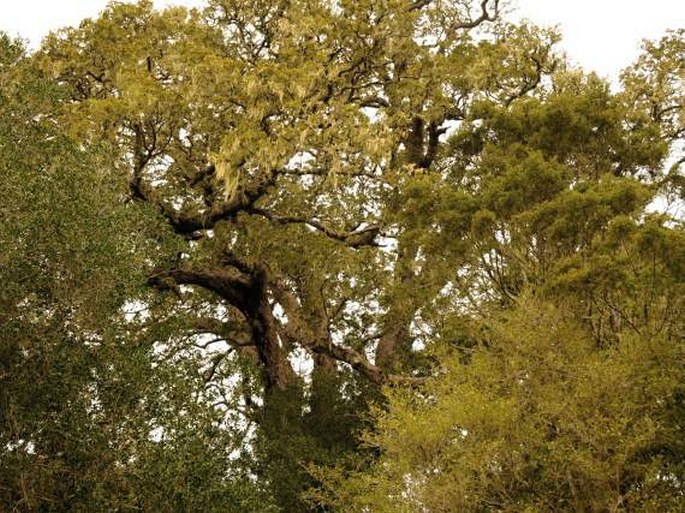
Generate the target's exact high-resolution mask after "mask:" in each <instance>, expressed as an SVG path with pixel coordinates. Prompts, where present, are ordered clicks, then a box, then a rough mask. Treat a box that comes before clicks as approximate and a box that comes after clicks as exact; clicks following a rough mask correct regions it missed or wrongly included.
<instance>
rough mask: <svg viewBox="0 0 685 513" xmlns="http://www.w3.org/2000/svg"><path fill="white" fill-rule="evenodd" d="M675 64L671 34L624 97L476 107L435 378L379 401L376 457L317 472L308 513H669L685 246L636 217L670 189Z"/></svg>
mask: <svg viewBox="0 0 685 513" xmlns="http://www.w3.org/2000/svg"><path fill="white" fill-rule="evenodd" d="M676 49H680V50H676ZM657 56H658V57H657ZM682 56H683V54H682V33H677V32H676V33H671V34H669V35H667V36H666V37H665V38H664V39H663V40H661V41H660V42H658V43H646V44H645V55H644V56H642V57H641V58H640V59H639V60H638V61H637V64H636V65H635V67H634V68H631V69H628V70H626V72H625V73H624V77H625V78H626V81H625V90H624V91H623V92H621V93H618V94H616V95H611V94H609V92H608V89H607V86H606V84H604V83H602V82H600V81H598V80H597V79H596V78H595V77H592V76H590V77H583V76H582V75H581V74H579V73H576V72H573V73H568V72H560V73H558V74H556V75H555V76H554V77H553V83H552V89H551V91H549V93H547V94H545V95H543V96H541V97H540V98H534V99H533V98H532V99H529V100H525V101H521V102H518V104H516V105H513V106H511V107H509V108H507V109H492V108H491V107H489V106H488V107H487V108H486V109H484V110H483V111H482V112H481V113H480V115H479V119H478V124H477V125H474V124H472V125H471V126H468V125H464V126H463V127H462V129H460V131H459V132H458V133H457V134H456V135H455V138H454V144H455V150H456V151H455V153H456V154H457V155H458V154H459V148H467V149H468V148H472V147H473V145H474V140H475V141H476V144H477V147H478V148H479V150H478V153H477V159H478V161H477V162H478V167H475V166H474V167H473V168H472V169H474V174H475V176H477V177H478V179H479V181H478V188H479V190H480V191H481V195H480V197H481V200H482V202H483V203H482V204H483V206H484V207H485V208H483V209H482V210H480V212H479V213H478V215H477V217H474V224H473V228H474V234H475V235H476V236H477V241H478V244H479V245H480V247H481V248H482V251H483V253H482V259H481V265H479V266H474V267H473V268H471V269H465V270H464V274H465V275H467V274H466V272H467V271H468V275H467V276H472V279H470V280H468V279H463V280H462V282H461V283H462V284H463V288H462V291H463V294H464V300H465V301H462V302H459V303H457V304H454V305H453V309H452V311H451V314H447V309H445V308H443V309H442V314H443V316H444V317H445V321H444V323H443V325H442V328H441V330H440V331H439V332H437V333H435V334H434V336H435V340H436V341H438V342H437V343H436V344H435V345H434V347H435V351H436V358H439V359H440V361H441V362H442V371H441V373H440V374H439V375H438V376H436V377H435V378H432V379H430V380H428V382H427V383H426V385H425V386H424V387H421V388H420V389H418V390H417V389H413V388H399V389H398V388H395V389H389V390H388V396H389V399H388V401H389V404H388V408H387V410H381V411H378V412H377V414H376V418H377V421H378V422H377V424H376V430H375V431H370V432H369V433H368V435H367V437H366V440H367V443H368V444H369V446H370V447H374V448H376V450H377V451H378V452H379V453H380V454H381V457H380V458H379V459H377V460H375V461H374V463H373V464H372V465H371V467H370V468H369V469H366V470H364V471H362V472H352V473H346V472H344V471H343V470H338V471H328V472H323V473H322V474H321V475H322V479H323V480H324V482H325V483H326V486H325V488H324V489H323V490H322V491H319V492H316V493H312V494H311V497H312V498H313V499H314V500H315V501H319V502H321V503H324V504H331V505H337V506H338V507H339V508H340V510H344V511H378V512H382V511H407V512H409V511H427V512H428V511H430V512H432V511H597V512H600V511H679V510H680V509H682V506H683V500H684V499H683V494H682V483H683V479H684V478H685V474H684V468H683V461H684V459H683V456H684V455H683V444H682V440H683V428H682V426H683V411H684V410H683V388H682V383H683V377H684V375H683V370H682V365H681V361H682V358H683V349H684V348H683V333H684V331H683V330H684V329H685V326H684V325H683V306H684V305H683V298H684V297H685V296H684V294H683V291H684V289H683V287H684V285H685V283H684V281H683V278H684V277H685V273H684V270H685V269H684V268H683V264H684V263H685V238H684V237H683V230H682V219H681V218H673V217H671V216H669V215H666V214H656V213H652V214H648V213H647V211H649V210H650V209H651V208H653V207H650V204H651V203H650V202H653V201H654V200H655V197H658V198H659V199H658V201H659V202H661V203H662V205H664V204H665V201H666V200H665V198H667V197H668V196H669V195H672V194H675V195H676V196H677V192H678V188H677V187H678V186H677V185H676V187H672V184H678V183H679V181H678V179H677V176H681V174H680V173H681V172H680V169H679V166H680V164H681V163H682V160H681V155H680V152H681V151H682V150H681V148H680V145H681V144H682V140H681V139H679V138H681V137H682V118H680V119H679V118H678V115H677V114H676V113H677V112H678V110H677V109H681V110H682V94H681V92H682V90H683V87H682V77H683V75H682V71H683V62H684V61H683V59H682ZM656 59H658V61H657V60H656ZM657 62H658V68H659V69H660V70H661V72H657V71H655V70H654V67H655V64H656V63H657ZM667 75H668V78H666V76H667ZM640 76H641V77H643V79H644V80H645V81H647V82H649V83H651V84H652V85H653V87H652V88H651V89H650V91H649V92H648V91H647V90H646V89H645V88H644V87H643V85H644V83H643V82H642V81H638V80H636V77H640ZM677 81H680V85H677ZM636 88H637V89H636ZM636 98H643V100H642V101H636ZM648 98H649V99H648ZM626 100H628V101H626ZM659 112H664V113H671V114H670V115H663V116H662V115H660V114H658V113H659ZM669 149H670V150H671V153H670V155H669V152H668V150H669ZM667 156H669V159H670V160H671V161H674V162H675V164H669V163H668V160H666V157H667ZM481 166H482V167H481ZM474 178H475V177H474ZM662 208H663V207H662ZM676 211H677V210H676ZM483 283H484V284H485V285H484V286H482V285H481V284H483Z"/></svg>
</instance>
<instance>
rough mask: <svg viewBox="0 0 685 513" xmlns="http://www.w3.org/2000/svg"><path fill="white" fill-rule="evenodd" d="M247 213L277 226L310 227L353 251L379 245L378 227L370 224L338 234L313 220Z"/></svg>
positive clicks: (255, 212)
mask: <svg viewBox="0 0 685 513" xmlns="http://www.w3.org/2000/svg"><path fill="white" fill-rule="evenodd" d="M249 212H250V213H252V214H257V215H260V216H262V217H265V218H266V219H268V220H269V221H272V222H275V223H279V224H304V225H307V226H310V227H312V228H314V229H316V230H318V231H320V232H321V233H323V234H324V235H326V236H327V237H329V238H331V239H334V240H337V241H340V242H343V243H344V244H346V245H348V246H349V247H351V248H354V249H357V248H361V247H364V246H372V247H378V246H379V243H378V242H376V237H377V236H378V234H379V233H380V227H379V226H378V225H376V224H372V225H370V226H367V227H365V228H362V229H361V230H355V231H350V232H338V231H335V230H332V229H330V228H328V227H326V226H324V225H323V224H321V223H320V222H319V221H316V220H314V219H307V218H306V217H297V216H279V215H277V214H274V213H271V212H268V211H266V210H263V209H260V208H251V209H249Z"/></svg>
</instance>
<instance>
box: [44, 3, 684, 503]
mask: <svg viewBox="0 0 685 513" xmlns="http://www.w3.org/2000/svg"><path fill="white" fill-rule="evenodd" d="M501 9H502V6H501V5H500V2H498V1H497V0H489V1H488V0H483V1H480V2H469V1H457V0H455V1H440V0H434V1H431V0H428V1H418V0H417V1H410V0H389V1H361V2H360V1H341V2H330V1H323V0H322V1H316V0H293V1H280V2H271V1H254V2H244V1H241V0H211V1H209V2H208V5H207V7H206V9H204V10H202V11H187V10H185V9H182V8H174V9H168V10H165V11H155V10H154V9H153V8H152V4H151V2H146V1H143V2H140V3H139V4H137V5H128V4H117V3H113V4H112V5H110V7H108V8H107V9H106V10H105V11H104V12H103V13H102V14H101V16H100V17H99V18H97V19H95V20H86V21H84V22H83V23H82V24H81V25H80V27H78V28H76V29H67V30H64V31H61V32H58V33H55V34H53V35H51V36H50V37H49V38H48V39H47V40H46V41H45V43H44V44H43V46H42V48H41V49H40V50H39V51H38V52H37V53H36V54H35V55H33V56H32V66H34V67H35V69H36V70H40V71H41V72H42V73H45V74H46V75H47V76H48V77H50V78H51V80H52V83H53V84H54V85H55V87H56V89H57V90H58V91H59V94H60V95H61V96H60V98H59V100H58V101H57V102H56V104H57V107H56V108H54V109H51V110H50V111H49V112H48V113H45V115H46V119H47V122H48V123H50V124H51V126H56V127H59V130H60V131H62V132H63V133H65V134H68V136H69V138H70V140H73V141H75V142H76V147H77V148H95V147H99V146H101V145H106V146H107V148H108V150H107V151H108V158H109V160H108V162H107V166H108V167H107V169H108V173H109V174H110V175H111V176H118V177H120V178H124V179H125V181H126V183H127V188H128V192H127V194H126V198H125V199H124V197H123V195H122V198H121V200H122V201H125V203H124V204H125V206H126V209H127V211H128V210H130V211H132V212H136V213H138V215H140V216H141V217H144V218H145V219H146V220H147V221H146V224H145V226H147V229H146V231H145V232H144V233H146V234H148V235H149V236H148V237H147V238H146V240H147V241H148V244H147V245H142V244H137V245H136V247H135V252H136V255H138V259H137V262H139V263H140V264H141V265H140V267H139V269H141V271H143V272H145V273H146V284H147V286H148V287H149V288H150V290H151V291H153V292H155V293H152V294H146V293H144V292H140V293H136V294H133V293H131V294H129V296H128V298H127V299H129V302H131V301H135V303H134V304H135V305H136V306H137V307H138V308H141V309H144V315H142V316H141V317H142V318H141V319H140V327H139V328H138V329H137V330H136V333H137V334H138V336H140V337H141V338H142V339H143V340H146V341H147V342H148V343H154V346H153V347H154V353H155V354H158V355H164V356H165V357H166V360H165V361H168V362H174V363H175V364H176V365H177V366H179V367H183V366H184V365H185V364H186V363H188V364H190V365H192V364H197V365H198V367H197V373H196V374H197V376H199V377H201V379H202V380H203V381H204V386H203V387H200V388H196V391H197V395H196V397H197V402H198V404H200V403H201V404H205V402H210V403H213V404H214V405H215V406H216V409H217V411H218V412H220V413H221V414H222V415H225V418H226V421H225V422H224V426H225V427H226V428H229V427H235V426H247V427H246V429H247V431H248V433H252V434H255V436H253V437H251V438H250V439H249V441H247V442H246V443H245V444H244V448H246V449H248V454H247V455H246V456H248V458H249V459H251V460H253V461H254V462H255V463H254V465H252V466H251V470H252V472H254V474H255V475H256V476H257V477H258V478H259V479H260V480H261V481H262V482H265V483H267V484H268V486H269V489H270V493H271V494H272V496H273V497H274V498H275V500H276V502H277V503H278V506H279V507H280V508H281V510H283V511H302V510H305V508H307V506H306V505H305V504H304V503H303V502H302V499H301V492H302V491H303V490H304V489H305V488H306V487H308V486H311V485H312V484H313V483H314V481H313V480H312V478H311V477H310V475H309V472H310V471H309V470H308V469H307V464H308V463H311V462H314V463H317V464H319V465H328V464H332V463H338V464H342V465H343V466H345V465H347V466H348V467H349V466H352V465H357V464H359V457H360V456H362V455H364V453H365V452H368V451H365V450H363V449H360V448H359V447H358V443H357V441H356V438H355V435H356V432H357V430H358V429H360V428H361V427H362V426H364V422H365V420H364V419H366V418H367V417H366V415H365V411H366V408H367V406H368V403H369V401H371V400H380V402H382V393H381V388H380V387H381V386H383V385H389V386H402V385H409V386H421V384H422V383H423V382H424V381H425V380H426V378H427V377H430V376H432V375H434V374H435V373H440V372H441V369H442V364H441V363H440V362H439V358H438V357H437V356H436V355H437V354H438V352H436V351H433V348H434V347H435V346H436V345H438V344H442V343H445V341H446V340H447V341H448V342H449V343H455V344H457V343H458V344H466V345H469V344H473V341H472V337H470V336H469V329H470V328H469V326H470V324H469V323H470V321H471V320H474V319H481V318H483V317H486V316H488V315H491V314H499V313H500V312H502V311H505V310H507V309H509V308H511V307H513V305H516V304H517V301H518V297H519V296H520V295H521V294H522V292H523V291H525V290H527V289H528V288H530V287H531V286H538V285H541V284H544V283H548V282H549V283H552V282H553V280H552V277H553V276H561V275H560V274H559V273H560V272H561V271H559V270H558V269H560V268H561V267H563V266H566V267H564V269H572V268H573V269H576V268H581V267H582V264H583V263H584V262H585V260H584V259H585V258H590V257H591V256H593V255H594V253H593V249H592V248H593V246H592V244H593V241H594V239H595V238H596V237H597V236H598V234H600V233H602V231H603V230H604V229H605V228H606V227H608V226H609V225H610V224H611V223H613V222H617V221H616V220H617V219H624V220H625V222H626V223H628V221H631V222H636V220H639V219H640V214H641V212H642V211H643V210H644V207H645V206H646V205H647V204H648V203H649V200H650V198H651V197H653V195H654V194H656V192H657V191H658V190H660V187H661V189H663V187H664V186H665V185H668V184H677V183H678V176H679V175H678V169H679V168H678V166H677V165H675V166H674V167H673V170H672V172H671V173H670V174H669V175H668V176H664V174H663V173H662V172H661V171H662V168H663V165H664V159H665V158H666V157H667V155H668V151H669V149H670V147H671V143H672V142H673V141H674V140H676V139H677V138H678V137H680V136H681V135H682V128H681V127H682V125H679V124H678V123H679V121H678V114H679V112H680V111H679V110H678V109H681V108H682V98H678V94H680V93H681V91H680V90H679V89H678V88H677V86H675V85H674V80H675V79H674V76H676V75H675V74H674V73H673V70H671V69H670V68H664V67H661V66H660V65H659V64H660V60H661V57H659V55H658V51H660V49H662V48H666V45H664V46H659V47H656V46H655V47H653V48H652V50H653V51H652V53H651V54H649V55H651V57H650V56H649V55H648V56H646V57H645V59H644V60H643V62H642V63H641V65H640V67H639V68H635V70H634V72H633V73H632V75H631V74H628V75H626V83H627V84H628V86H627V88H626V91H625V93H622V94H618V95H614V94H611V93H610V92H609V90H608V86H607V85H606V84H604V83H603V82H602V81H601V80H599V79H597V78H596V77H594V76H589V77H588V76H584V75H583V73H581V72H579V71H574V70H571V69H567V67H566V65H565V64H564V62H563V59H561V58H560V57H559V56H557V55H556V54H555V53H554V51H553V45H554V43H555V42H556V40H557V36H556V34H555V33H554V32H552V31H548V30H543V29H539V28H537V27H534V26H531V25H527V24H511V23H508V22H506V21H505V20H503V19H501V16H500V15H501ZM679 40H680V39H679V37H678V35H677V34H674V35H673V37H672V38H671V39H670V40H669V45H670V46H669V48H670V50H669V51H670V52H671V53H674V54H675V55H676V56H677V55H678V52H679V50H678V48H679V47H678V44H679ZM672 61H673V62H677V57H676V58H674V59H672ZM644 83H649V84H650V87H647V88H644V87H640V86H642V85H643V84H644ZM631 84H632V85H631ZM128 226H130V225H128ZM127 230H130V228H127V227H126V226H123V227H122V232H121V233H122V234H130V233H129V232H127ZM562 264H563V265H562ZM560 266H561V267H560ZM574 266H575V267H574ZM582 272H583V271H582V269H581V270H577V269H576V273H577V275H581V274H582ZM567 274H568V275H573V273H571V271H570V270H569V271H568V273H567ZM560 279H561V278H560ZM562 281H563V280H562ZM566 285H568V283H566ZM621 293H622V294H625V293H626V292H624V291H622V292H621ZM605 299H607V298H605ZM578 301H586V299H583V298H581V299H578ZM596 301H600V299H596ZM607 301H609V306H607V305H604V306H603V307H602V308H595V309H592V310H591V312H590V313H589V314H588V315H589V317H590V318H591V319H592V321H593V322H594V324H593V325H592V326H593V329H595V331H596V333H597V335H596V336H597V337H598V339H600V340H604V338H606V337H607V336H609V335H607V324H606V323H607V322H610V320H609V319H614V320H615V318H616V314H612V312H613V310H611V308H610V306H611V305H613V306H615V307H616V308H619V307H618V306H616V305H615V304H613V303H612V302H611V301H613V298H608V299H607ZM591 304H593V305H594V303H591ZM633 306H634V307H635V308H637V307H636V306H635V305H633ZM631 308H632V306H631ZM127 331H128V332H131V331H133V330H131V329H130V328H129V329H127ZM609 331H611V330H609ZM612 333H613V332H612ZM133 338H134V339H135V336H134V337H133ZM455 340H456V341H457V342H454V341H455ZM181 418H182V417H181ZM251 425H255V426H256V427H257V428H256V430H254V431H253V430H251V429H249V426H251ZM190 431H192V430H190ZM173 432H174V430H172V429H166V430H163V433H162V434H163V436H170V435H169V434H170V433H173ZM374 454H375V453H374V452H373V451H371V454H369V456H370V457H374ZM362 459H365V458H362ZM239 465H240V463H236V466H239ZM146 507H148V508H150V507H152V506H150V505H146ZM179 507H186V506H179ZM320 507H324V506H320Z"/></svg>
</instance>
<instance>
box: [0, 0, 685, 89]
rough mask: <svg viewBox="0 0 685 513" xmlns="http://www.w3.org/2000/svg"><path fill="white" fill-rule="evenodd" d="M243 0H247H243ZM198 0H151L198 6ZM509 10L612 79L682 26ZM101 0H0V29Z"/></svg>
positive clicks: (62, 20)
mask: <svg viewBox="0 0 685 513" xmlns="http://www.w3.org/2000/svg"><path fill="white" fill-rule="evenodd" d="M246 1H249V0H246ZM203 3H204V2H203V0H155V4H156V5H157V6H158V7H163V6H165V5H169V4H180V5H186V6H193V7H197V6H201V5H202V4H203ZM510 3H511V4H513V6H514V7H515V9H516V10H515V12H514V16H516V17H517V18H527V19H530V20H531V21H533V22H535V23H538V24H541V25H558V26H559V27H560V29H561V31H562V34H563V38H564V39H563V40H562V43H561V48H562V49H564V50H565V51H566V52H567V55H568V56H569V58H570V59H571V61H572V62H573V63H575V64H579V65H581V66H582V67H584V68H585V69H587V70H593V71H596V72H597V73H599V74H600V75H602V76H604V77H606V78H609V79H610V80H612V81H613V82H614V83H615V82H616V80H617V77H618V73H619V72H620V70H621V69H623V68H625V67H626V66H628V65H630V64H631V63H632V62H633V61H634V60H635V58H636V57H637V55H638V53H639V46H640V41H641V40H642V39H643V38H649V39H657V38H659V37H661V35H663V34H664V32H665V31H666V29H676V28H685V1H684V0H649V1H648V2H645V1H644V0H510ZM106 4H107V0H19V1H13V0H0V6H1V10H0V30H4V31H6V32H8V33H9V34H10V35H12V36H16V35H20V36H22V37H24V38H27V39H28V40H29V42H30V46H31V47H34V48H35V47H36V46H37V45H38V44H40V40H41V38H42V37H43V36H45V35H46V34H47V32H48V31H50V30H54V29H57V28H60V27H63V26H65V25H77V24H78V23H79V21H80V20H82V19H83V18H85V17H93V16H96V15H97V13H98V12H99V11H100V10H101V9H102V8H103V7H104V6H105V5H106Z"/></svg>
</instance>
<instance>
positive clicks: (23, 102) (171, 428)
mask: <svg viewBox="0 0 685 513" xmlns="http://www.w3.org/2000/svg"><path fill="white" fill-rule="evenodd" d="M64 100H65V98H64V97H63V95H62V92H61V91H60V89H59V87H57V86H56V85H55V84H54V83H53V82H52V81H51V80H49V79H48V78H47V77H45V76H43V75H42V74H41V73H40V72H39V71H37V70H36V69H35V68H34V67H33V66H32V65H31V64H30V63H29V62H28V60H27V57H26V56H25V55H24V50H23V48H22V45H21V44H20V43H19V42H17V41H12V40H10V39H9V38H7V37H6V36H5V35H0V175H1V176H2V180H0V196H2V198H3V203H2V205H1V206H0V217H1V218H2V223H0V280H1V283H2V290H1V292H0V303H1V304H2V308H0V326H2V329H0V447H2V448H3V450H2V451H0V509H2V510H3V511H17V512H23V511H27V512H28V511H31V512H34V511H45V512H53V511H54V512H57V511H84V512H85V511H88V512H90V511H126V510H135V511H222V512H224V511H241V512H243V511H250V510H255V511H268V508H269V505H268V503H267V502H265V501H260V502H258V501H259V497H260V493H259V491H258V490H257V489H256V485H254V486H253V485H252V484H251V483H252V481H250V480H246V479H245V478H244V476H241V475H233V474H230V473H229V471H231V470H232V467H231V459H230V456H231V453H232V452H235V451H238V450H239V449H240V448H241V441H242V436H239V435H240V434H241V433H240V431H241V430H240V429H238V427H235V428H233V429H231V428H229V427H227V426H225V425H223V423H221V422H220V421H222V420H223V415H221V416H219V415H218V414H217V412H216V411H215V409H214V408H212V407H210V406H209V405H208V404H207V403H206V402H203V401H202V400H201V398H199V397H198V394H199V393H200V392H201V391H202V380H201V379H200V376H199V375H198V374H197V366H196V365H195V364H192V365H191V363H192V362H193V360H192V355H191V356H188V357H187V358H186V359H185V360H184V361H185V363H184V361H178V360H175V361H174V360H171V359H169V358H166V357H165V355H162V354H160V353H159V352H158V351H157V350H156V349H155V346H154V342H155V341H156V340H158V339H159V338H160V337H165V334H164V332H163V331H160V329H157V328H154V327H151V326H149V325H148V324H147V322H146V321H145V319H144V318H142V317H141V316H139V315H134V313H133V310H135V309H136V308H140V303H138V305H136V304H135V303H133V302H132V300H133V299H135V298H137V299H138V300H139V301H142V300H144V299H145V298H146V294H147V293H146V291H145V290H144V288H143V285H144V283H145V275H144V274H143V272H142V271H143V270H144V267H143V262H142V259H143V258H144V257H145V255H150V254H153V253H154V250H153V249H152V248H151V246H150V245H149V244H148V243H147V242H146V239H147V237H149V236H152V235H153V234H154V232H146V231H145V226H147V222H144V221H147V218H146V217H145V216H142V215H141V213H140V212H138V211H135V210H134V209H133V208H131V206H130V204H129V205H126V204H124V202H123V201H122V199H123V198H125V195H126V193H127V188H128V182H127V181H126V180H125V179H122V175H121V173H120V172H119V171H118V170H117V168H116V166H114V165H113V164H112V158H111V155H112V148H111V146H110V145H109V144H108V143H107V142H97V143H93V144H89V145H88V146H87V147H86V146H84V145H82V144H80V143H79V142H77V141H75V140H73V139H71V138H69V137H68V136H67V135H66V134H65V133H64V132H63V131H62V130H61V127H59V126H56V125H55V124H54V115H55V112H56V111H57V110H59V109H60V104H61V102H63V101H64ZM141 230H142V231H141ZM148 247H149V248H150V251H149V252H146V251H145V248H148ZM127 312H128V313H127ZM133 333H135V334H136V335H135V336H133ZM234 457H235V455H234Z"/></svg>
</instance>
